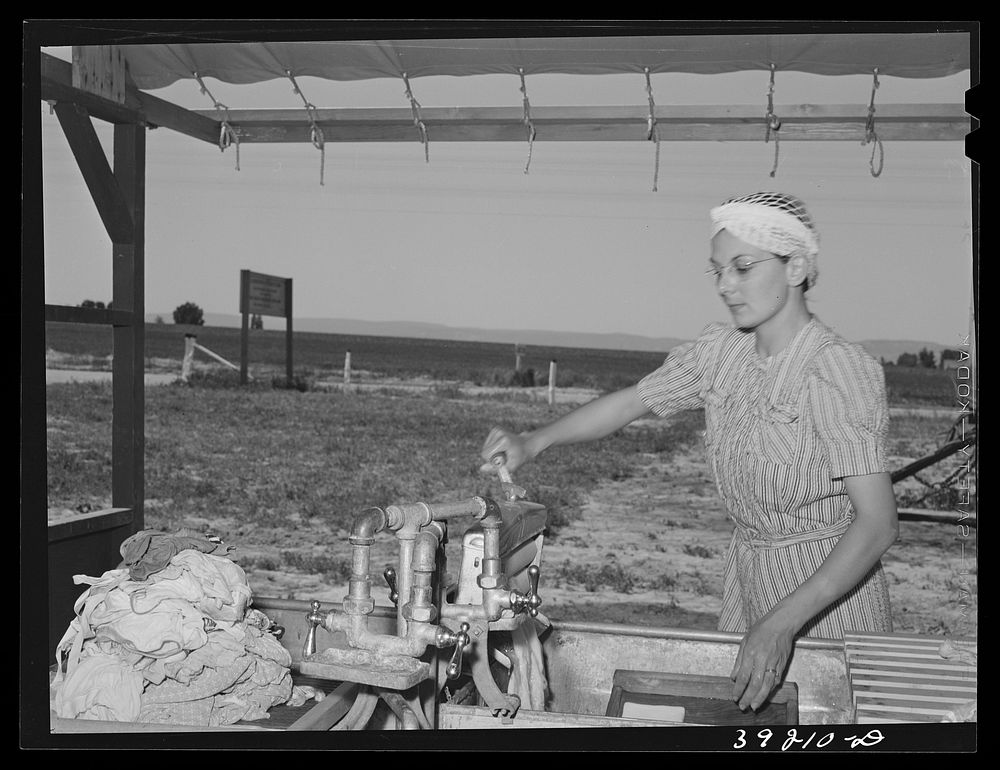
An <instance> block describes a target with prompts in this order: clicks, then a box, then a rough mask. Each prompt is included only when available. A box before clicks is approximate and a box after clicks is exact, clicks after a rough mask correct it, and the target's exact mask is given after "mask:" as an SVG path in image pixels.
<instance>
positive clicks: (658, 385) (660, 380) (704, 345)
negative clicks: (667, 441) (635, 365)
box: [636, 324, 733, 417]
mask: <svg viewBox="0 0 1000 770" xmlns="http://www.w3.org/2000/svg"><path fill="white" fill-rule="evenodd" d="M732 328H733V327H731V326H726V325H725V324H709V325H708V326H706V327H705V329H704V330H703V331H702V333H701V334H700V335H699V336H698V339H696V340H694V341H693V342H685V343H683V344H681V345H678V346H677V347H675V348H673V349H672V350H671V351H670V353H668V354H667V357H666V359H665V360H664V361H663V365H662V366H660V368H659V369H656V370H655V371H653V372H650V373H649V374H647V375H646V376H645V377H643V378H642V379H641V380H639V382H638V384H637V385H636V389H637V391H638V394H639V398H640V399H641V400H642V402H643V403H644V404H645V405H646V406H647V407H648V408H649V409H650V411H652V412H653V413H654V414H656V415H659V416H660V417H669V416H670V415H672V414H676V413H677V412H682V411H684V410H687V409H698V408H699V407H701V406H703V405H704V391H705V387H706V383H707V382H708V381H709V379H710V377H709V374H710V372H711V369H712V367H713V362H714V361H715V359H716V355H715V354H716V351H717V350H718V346H719V344H720V342H721V340H722V338H723V336H724V335H725V334H726V333H727V332H729V331H731V330H732Z"/></svg>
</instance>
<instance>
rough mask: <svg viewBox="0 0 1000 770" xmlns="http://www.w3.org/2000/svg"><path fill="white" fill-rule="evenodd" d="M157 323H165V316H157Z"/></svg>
mask: <svg viewBox="0 0 1000 770" xmlns="http://www.w3.org/2000/svg"><path fill="white" fill-rule="evenodd" d="M156 323H158V324H162V323H163V316H161V315H158V316H156Z"/></svg>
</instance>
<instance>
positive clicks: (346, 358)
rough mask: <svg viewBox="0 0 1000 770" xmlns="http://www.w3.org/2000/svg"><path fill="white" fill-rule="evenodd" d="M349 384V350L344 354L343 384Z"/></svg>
mask: <svg viewBox="0 0 1000 770" xmlns="http://www.w3.org/2000/svg"><path fill="white" fill-rule="evenodd" d="M350 384H351V351H350V350H348V351H347V352H346V353H345V354H344V385H350Z"/></svg>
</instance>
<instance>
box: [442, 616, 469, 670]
mask: <svg viewBox="0 0 1000 770" xmlns="http://www.w3.org/2000/svg"><path fill="white" fill-rule="evenodd" d="M454 636H455V652H453V653H452V656H451V660H450V661H449V662H448V668H447V669H445V673H446V674H447V675H448V678H449V679H458V676H459V674H461V673H462V650H464V649H465V647H466V646H467V645H468V644H469V624H468V623H462V625H460V626H459V627H458V633H456V634H455V635H454Z"/></svg>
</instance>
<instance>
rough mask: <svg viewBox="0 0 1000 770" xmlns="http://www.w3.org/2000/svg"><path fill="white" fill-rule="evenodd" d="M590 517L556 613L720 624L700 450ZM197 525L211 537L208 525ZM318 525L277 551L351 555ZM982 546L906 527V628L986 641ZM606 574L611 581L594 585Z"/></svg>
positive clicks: (623, 483) (659, 466) (707, 481)
mask: <svg viewBox="0 0 1000 770" xmlns="http://www.w3.org/2000/svg"><path fill="white" fill-rule="evenodd" d="M515 480H516V479H515ZM581 513H582V515H581V516H580V517H579V518H578V519H577V520H575V521H574V522H572V523H571V524H569V525H567V526H565V527H563V528H562V529H561V530H560V531H559V533H558V534H557V535H556V536H555V537H548V538H546V540H545V543H544V547H543V554H542V562H541V581H540V590H539V593H540V594H541V596H542V598H543V602H544V603H543V605H542V608H541V609H542V611H543V612H544V613H545V614H547V615H548V616H549V617H551V618H553V619H560V620H580V621H584V620H586V621H592V622H611V623H629V624H636V625H645V626H664V627H677V628H701V629H714V628H715V627H716V624H717V620H718V614H719V611H720V608H721V596H722V573H723V566H724V561H725V552H726V548H727V546H728V544H729V540H730V537H731V535H732V526H731V524H730V523H729V522H728V520H727V518H726V513H725V510H724V508H723V506H722V503H721V501H720V499H719V497H718V495H717V494H716V491H715V486H714V483H713V481H712V479H711V476H710V474H709V470H708V467H707V464H706V462H705V460H704V459H703V457H702V455H701V453H700V451H698V450H692V451H690V452H687V453H682V454H678V455H676V456H675V457H674V458H672V459H670V460H669V461H667V462H666V464H663V463H662V461H661V460H659V459H658V458H657V457H656V456H654V455H648V456H645V457H643V458H641V463H640V466H639V467H638V469H637V470H636V472H635V473H634V474H633V475H632V476H631V477H629V478H626V479H621V480H607V481H605V482H603V483H602V484H600V485H599V486H598V487H597V488H596V489H595V490H593V491H592V492H591V493H590V494H589V496H588V500H587V502H586V503H585V505H584V506H583V508H582V511H581ZM187 524H188V525H190V526H194V527H195V528H201V527H202V526H203V525H204V524H205V522H200V521H190V522H187ZM215 524H216V525H218V522H216V523H215ZM314 524H315V522H310V523H309V526H308V527H304V528H294V529H293V528H289V529H288V530H285V531H284V532H281V533H275V538H276V539H275V542H274V544H273V550H274V552H281V551H289V550H292V551H294V550H300V549H301V550H302V551H303V552H304V554H312V555H319V554H326V555H328V556H341V555H342V556H343V557H344V558H349V555H350V546H349V544H348V542H347V534H348V533H347V532H331V531H323V530H317V529H316V527H315V526H314ZM306 535H308V541H307V542H303V537H304V536H306ZM254 539H255V540H257V538H254ZM460 543H461V537H460V534H458V535H456V534H452V536H451V539H450V543H449V546H448V549H449V552H448V558H449V569H457V564H458V559H459V549H460ZM975 543H976V530H975V529H972V530H971V531H970V532H969V536H968V537H962V536H961V534H960V532H959V531H958V530H957V528H956V527H955V526H954V525H952V524H943V523H937V522H916V521H902V522H901V523H900V537H899V540H898V541H897V543H896V545H894V546H893V547H892V548H891V549H890V551H889V552H888V553H887V554H886V556H885V557H884V559H883V564H884V566H885V570H886V573H887V576H888V580H889V585H890V591H891V599H892V604H893V624H894V628H895V630H897V631H905V632H915V633H934V634H949V635H955V636H973V637H974V636H975V635H976V629H977V603H976V596H977V594H978V591H977V588H976V585H977V576H976V574H975V573H976V568H975V563H976V562H975ZM963 548H964V557H963ZM266 552H267V549H264V550H261V549H258V548H254V549H252V551H251V553H253V554H255V555H260V554H264V553H266ZM396 554H397V551H396V543H395V540H394V539H393V538H392V537H390V536H386V537H384V538H381V537H380V538H379V539H378V540H377V541H376V544H375V545H374V546H373V549H372V567H373V572H381V570H382V567H383V566H385V565H389V564H393V563H394V561H395V559H396ZM604 565H607V567H608V569H607V570H605V579H603V580H602V579H598V578H595V577H594V576H595V575H596V574H597V573H598V571H599V568H602V567H603V566H604ZM963 571H966V572H968V574H964V575H963V574H962V573H963ZM581 575H589V576H590V579H583V578H580V576H581ZM607 575H611V576H617V579H611V578H607V577H606V576H607ZM248 577H249V580H250V585H251V587H252V588H253V589H254V591H255V593H256V594H258V595H262V596H277V597H283V598H295V599H308V600H311V599H318V600H320V601H321V602H323V603H324V604H327V603H330V604H339V602H340V601H341V599H342V598H343V596H344V594H345V592H346V586H345V585H332V584H329V583H324V582H323V579H322V577H321V576H317V575H311V574H303V573H294V572H276V571H266V570H253V569H250V570H248ZM574 578H577V579H574ZM963 581H967V582H963ZM374 582H375V588H374V593H375V597H376V601H377V602H378V603H382V604H387V603H388V591H387V589H385V588H384V587H383V586H382V584H381V581H380V580H375V581H374ZM963 589H964V590H963ZM963 604H964V606H963Z"/></svg>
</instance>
